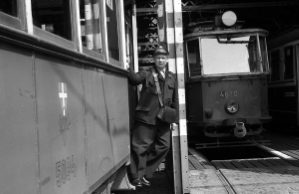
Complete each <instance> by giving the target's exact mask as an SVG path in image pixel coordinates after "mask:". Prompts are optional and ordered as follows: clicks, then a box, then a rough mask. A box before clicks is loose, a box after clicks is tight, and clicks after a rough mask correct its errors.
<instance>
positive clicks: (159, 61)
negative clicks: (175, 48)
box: [154, 55, 168, 70]
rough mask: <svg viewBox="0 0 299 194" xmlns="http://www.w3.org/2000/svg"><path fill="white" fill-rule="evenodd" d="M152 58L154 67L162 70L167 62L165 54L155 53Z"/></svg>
mask: <svg viewBox="0 0 299 194" xmlns="http://www.w3.org/2000/svg"><path fill="white" fill-rule="evenodd" d="M154 59H155V65H156V68H157V69H158V70H164V68H165V67H166V65H167V62H168V57H167V56H166V55H156V56H155V57H154Z"/></svg>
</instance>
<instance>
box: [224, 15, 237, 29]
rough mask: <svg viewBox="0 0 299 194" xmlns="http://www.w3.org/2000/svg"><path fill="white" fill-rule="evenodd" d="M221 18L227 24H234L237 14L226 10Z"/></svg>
mask: <svg viewBox="0 0 299 194" xmlns="http://www.w3.org/2000/svg"><path fill="white" fill-rule="evenodd" d="M221 19H222V22H223V24H224V25H226V26H233V25H234V24H235V23H236V22H237V16H236V14H235V13H234V12H233V11H226V12H224V13H223V14H222V17H221Z"/></svg>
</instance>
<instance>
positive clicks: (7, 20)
mask: <svg viewBox="0 0 299 194" xmlns="http://www.w3.org/2000/svg"><path fill="white" fill-rule="evenodd" d="M114 3H115V9H116V20H117V34H118V47H119V60H115V59H113V58H111V57H109V55H108V52H109V49H108V35H107V33H108V32H107V29H108V28H107V23H106V22H107V20H106V5H107V0H99V9H100V12H101V13H100V14H101V15H100V20H99V22H100V27H101V29H102V44H103V45H102V47H103V52H102V53H97V52H95V51H91V50H88V49H86V48H84V47H83V45H82V41H81V29H80V8H79V6H80V1H79V0H69V8H68V9H69V18H70V21H69V22H70V27H71V31H70V34H71V37H70V40H68V39H66V38H64V37H61V36H59V35H56V34H53V33H51V32H47V31H45V30H43V29H41V28H39V27H37V26H34V24H33V15H32V4H31V0H17V7H18V8H17V17H15V16H11V15H9V14H6V13H4V12H0V23H1V25H2V26H3V27H7V28H13V29H16V30H20V31H24V32H26V33H27V34H29V35H31V36H32V37H34V38H36V39H37V40H38V41H41V42H42V43H43V44H48V45H49V47H51V46H57V47H60V48H63V49H66V50H71V51H75V52H78V53H81V54H84V55H87V56H89V57H91V58H93V59H95V60H99V61H103V62H106V63H110V64H111V65H113V66H117V67H120V68H121V69H125V65H126V64H125V62H126V42H125V41H126V40H125V38H126V34H125V10H124V9H125V7H124V0H114Z"/></svg>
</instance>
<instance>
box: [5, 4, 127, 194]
mask: <svg viewBox="0 0 299 194" xmlns="http://www.w3.org/2000/svg"><path fill="white" fill-rule="evenodd" d="M130 2H131V1H129V0H55V1H53V0H26V1H24V0H1V3H0V80H1V82H0V91H1V92H0V99H1V100H0V109H1V113H0V114H1V116H0V122H1V126H0V131H1V135H0V158H1V160H0V169H1V174H0V188H1V193H15V194H17V193H32V194H33V193H39V194H66V193H72V194H83V193H92V192H94V191H97V192H99V193H102V192H103V193H104V192H105V193H110V191H111V190H113V188H117V185H116V184H120V183H119V182H120V181H119V179H122V176H123V177H124V178H125V173H123V172H124V170H125V168H126V164H128V162H129V156H130V149H129V145H130V131H129V129H130V117H129V115H130V110H129V98H130V97H129V93H128V91H129V90H128V89H129V86H128V81H127V70H125V69H126V67H125V61H126V57H132V52H131V51H132V37H131V36H132V34H131V31H132V30H131V29H132V28H131V21H130V18H131V16H130V14H131V13H132V12H131V10H130V7H131V6H130V5H129V4H130ZM122 180H123V179H122Z"/></svg>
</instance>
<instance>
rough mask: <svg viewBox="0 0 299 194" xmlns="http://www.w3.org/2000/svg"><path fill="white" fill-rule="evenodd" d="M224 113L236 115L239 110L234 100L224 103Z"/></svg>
mask: <svg viewBox="0 0 299 194" xmlns="http://www.w3.org/2000/svg"><path fill="white" fill-rule="evenodd" d="M224 108H225V111H226V112H227V113H229V114H236V113H237V112H238V110H239V104H238V103H237V102H235V101H234V100H229V101H227V102H226V103H225V106H224Z"/></svg>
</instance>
